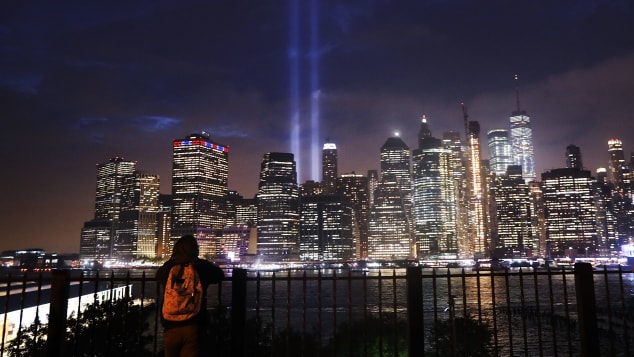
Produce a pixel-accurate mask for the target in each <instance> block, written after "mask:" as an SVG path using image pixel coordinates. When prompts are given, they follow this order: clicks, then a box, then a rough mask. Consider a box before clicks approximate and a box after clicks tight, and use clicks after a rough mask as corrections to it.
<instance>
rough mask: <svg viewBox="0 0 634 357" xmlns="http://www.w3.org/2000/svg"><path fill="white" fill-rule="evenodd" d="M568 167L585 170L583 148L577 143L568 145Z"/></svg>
mask: <svg viewBox="0 0 634 357" xmlns="http://www.w3.org/2000/svg"><path fill="white" fill-rule="evenodd" d="M566 167H567V168H570V169H579V170H583V160H581V149H579V147H578V146H576V145H572V144H570V145H568V146H567V147H566Z"/></svg>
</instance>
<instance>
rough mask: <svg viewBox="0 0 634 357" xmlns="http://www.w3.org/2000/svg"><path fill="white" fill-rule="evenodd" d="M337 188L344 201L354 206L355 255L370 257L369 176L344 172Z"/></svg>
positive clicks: (363, 257) (338, 180)
mask: <svg viewBox="0 0 634 357" xmlns="http://www.w3.org/2000/svg"><path fill="white" fill-rule="evenodd" d="M337 189H338V195H339V196H341V198H342V199H343V202H344V203H346V204H348V205H350V207H351V208H352V213H353V219H352V227H353V230H352V233H353V238H354V244H355V255H354V257H355V258H356V259H366V258H367V257H368V215H369V213H370V201H369V194H368V178H367V177H366V176H363V175H358V174H355V173H354V172H353V173H350V174H343V175H341V176H340V177H339V178H338V179H337Z"/></svg>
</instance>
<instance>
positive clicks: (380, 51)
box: [0, 0, 634, 253]
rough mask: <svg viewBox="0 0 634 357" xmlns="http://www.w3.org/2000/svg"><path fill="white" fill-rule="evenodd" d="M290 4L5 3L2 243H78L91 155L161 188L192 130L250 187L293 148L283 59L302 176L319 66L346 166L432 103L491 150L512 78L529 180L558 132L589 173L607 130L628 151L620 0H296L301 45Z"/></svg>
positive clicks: (416, 120)
mask: <svg viewBox="0 0 634 357" xmlns="http://www.w3.org/2000/svg"><path fill="white" fill-rule="evenodd" d="M289 4H290V2H289V1H288V0H287V1H262V0H260V1H256V0H253V1H240V0H228V1H184V0H181V1H157V0H152V1H101V2H97V1H76V2H75V1H73V2H69V1H48V0H47V1H3V2H2V4H0V126H1V130H0V132H1V133H2V137H3V138H2V140H1V141H0V145H1V146H0V148H1V153H2V163H3V165H2V166H3V170H2V175H1V180H2V181H1V185H0V187H1V188H2V194H1V199H0V217H1V218H0V219H1V221H0V250H4V249H22V248H32V247H39V248H44V249H46V250H48V251H56V252H60V253H66V252H77V251H78V250H79V237H80V232H81V228H82V225H83V222H84V221H87V220H90V219H92V218H93V207H94V199H95V197H94V196H95V182H96V167H95V165H96V164H97V163H102V162H106V161H107V160H108V159H109V158H111V157H114V156H123V157H125V158H126V159H128V160H133V161H137V162H138V164H137V167H138V168H139V169H140V170H142V171H145V172H148V173H154V174H159V175H160V177H161V191H162V192H163V193H169V192H170V185H171V178H170V175H171V150H172V148H171V145H172V140H173V139H178V138H183V137H185V136H186V135H188V134H190V133H193V132H200V131H202V130H204V131H207V132H209V133H210V134H211V137H212V139H213V140H214V141H216V142H219V143H221V144H225V145H227V146H229V147H230V152H229V188H230V189H233V190H237V191H238V192H239V193H241V194H242V195H243V196H245V197H252V196H253V195H254V194H255V193H256V190H257V183H258V174H259V168H260V161H261V159H262V155H263V154H264V153H266V152H270V151H283V152H288V151H290V141H289V138H290V136H291V135H290V129H289V126H290V107H291V101H290V100H289V98H291V95H290V94H291V90H290V88H291V83H292V80H291V75H290V73H291V71H290V68H291V67H289V63H290V62H291V59H292V58H294V57H293V55H294V54H296V55H297V57H296V58H297V63H298V73H299V77H298V82H297V83H298V84H299V85H298V88H299V92H298V98H299V108H300V109H301V112H300V114H301V115H300V122H301V132H300V134H301V138H302V141H301V155H300V157H298V158H296V159H299V163H300V167H301V169H302V172H301V177H300V182H303V181H304V180H306V179H310V178H312V177H311V173H310V171H309V167H310V157H309V153H310V137H311V133H310V129H309V127H310V124H309V123H310V117H311V106H310V103H311V95H312V94H315V93H316V92H314V91H313V89H315V88H314V86H311V74H313V73H314V74H315V77H314V78H317V79H318V83H319V85H318V93H319V118H320V125H319V132H318V138H319V145H321V144H322V143H323V142H324V140H325V139H326V138H330V139H331V140H332V141H334V142H335V143H336V144H337V146H338V153H339V173H340V174H341V173H347V172H352V171H355V172H357V173H363V174H365V173H366V172H367V170H368V169H378V168H379V150H380V147H381V145H382V144H383V143H384V142H385V140H386V139H387V138H388V137H389V136H392V135H393V134H394V132H397V131H398V132H400V133H401V136H402V137H403V139H404V140H405V142H406V143H407V144H408V145H409V146H410V148H414V145H416V134H417V132H418V129H419V126H420V116H421V114H423V113H424V114H426V115H427V118H428V123H429V126H430V128H431V130H432V134H434V135H435V136H437V137H441V136H442V133H443V131H446V130H456V131H460V133H461V135H463V137H464V133H463V121H462V112H461V107H460V103H461V102H465V103H466V105H467V108H468V111H469V119H470V120H477V121H479V122H480V126H481V128H482V135H481V137H482V138H483V139H482V140H481V143H482V145H483V147H486V140H485V138H486V132H487V131H489V130H491V129H494V128H508V120H509V119H508V117H509V115H510V113H511V111H513V110H515V109H516V99H515V93H516V87H519V90H520V95H521V107H522V109H524V110H526V111H527V112H528V115H529V116H530V117H531V122H532V127H533V142H534V146H535V152H536V157H535V161H536V166H537V172H538V176H539V174H540V173H541V172H543V171H544V170H548V169H552V168H558V167H563V166H565V161H564V152H565V149H566V146H567V145H569V144H575V145H577V146H579V147H580V148H581V151H582V155H583V160H584V165H585V167H586V168H587V169H590V170H592V171H595V170H596V168H597V167H600V166H607V159H608V154H607V141H608V139H610V138H613V137H615V138H620V139H621V140H622V141H623V144H624V148H625V151H626V155H627V156H628V157H629V153H630V152H631V151H632V150H633V149H634V137H633V135H632V134H633V133H634V3H633V2H632V1H631V0H614V1H598V0H597V1H590V0H570V1H564V0H558V1H553V0H516V1H510V0H499V1H494V0H482V1H466V0H465V1H458V0H433V1H432V0H429V1H424V0H417V1H413V0H412V1H334V0H333V1H319V2H318V6H317V11H316V12H314V11H311V6H310V5H311V1H309V0H299V1H298V2H297V5H298V13H299V15H298V16H297V17H296V20H297V24H298V31H297V32H296V33H295V34H296V38H297V39H298V40H297V43H299V46H298V47H297V49H296V51H294V50H293V46H292V43H293V42H292V39H293V38H294V37H293V36H292V35H291V34H290V33H289V29H290V28H292V23H293V21H291V20H290V19H291V18H292V16H291V11H290V10H289V9H290V7H289ZM311 18H313V19H317V21H318V22H317V23H318V36H317V42H313V43H314V46H311V36H313V35H314V33H311ZM313 38H314V37H313ZM315 59H316V61H315V62H312V63H313V64H314V63H318V66H317V69H318V72H312V70H311V68H314V66H313V67H311V60H315ZM515 74H519V80H518V81H515V80H514V75H515ZM312 83H315V82H312ZM483 156H485V157H487V156H488V154H487V151H486V149H485V151H484V155H483ZM317 179H319V177H317Z"/></svg>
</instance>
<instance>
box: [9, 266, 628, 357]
mask: <svg viewBox="0 0 634 357" xmlns="http://www.w3.org/2000/svg"><path fill="white" fill-rule="evenodd" d="M227 273H228V274H227V277H226V278H225V280H224V281H223V282H222V283H221V284H219V285H213V286H212V287H210V290H209V291H208V310H209V315H210V316H209V321H210V323H209V330H208V331H207V332H208V333H209V336H208V338H206V339H205V342H206V345H205V348H208V349H209V350H213V351H214V353H217V354H223V355H232V356H463V355H467V354H469V355H491V356H538V355H539V356H631V355H632V354H633V351H632V346H634V340H633V338H634V336H632V333H630V332H629V329H630V328H631V327H632V326H634V308H633V303H634V277H633V274H631V273H626V272H623V271H622V270H620V269H619V270H616V271H610V270H605V269H604V270H601V271H593V270H592V267H591V266H590V265H589V264H583V263H580V264H577V265H576V266H575V267H574V270H573V269H564V270H540V269H532V268H520V269H512V270H509V269H507V270H501V271H471V270H465V269H458V268H443V269H440V268H435V269H432V268H421V267H410V268H407V269H376V270H369V271H352V270H337V269H329V270H323V269H322V270H319V269H316V270H285V271H275V272H258V271H247V270H243V269H234V270H230V271H228V272H227ZM0 284H1V285H0V306H1V307H2V309H3V310H2V311H3V313H2V314H0V323H2V325H1V328H2V331H1V332H2V333H1V338H2V341H1V342H2V346H1V348H0V357H1V356H10V355H37V354H39V355H50V356H60V355H62V356H66V355H94V356H99V355H103V356H112V355H131V354H135V355H139V356H157V355H161V354H162V347H161V346H162V330H161V327H160V321H159V315H158V306H159V303H160V301H159V300H160V298H159V297H160V296H161V294H160V287H159V286H158V284H157V282H156V280H155V278H154V270H141V271H137V270H133V271H125V272H120V271H111V272H105V273H104V272H87V271H68V270H60V271H53V272H40V273H26V272H12V273H8V274H5V275H3V276H2V277H1V278H0Z"/></svg>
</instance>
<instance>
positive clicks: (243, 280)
mask: <svg viewBox="0 0 634 357" xmlns="http://www.w3.org/2000/svg"><path fill="white" fill-rule="evenodd" d="M231 300H232V301H231V356H233V357H242V356H244V353H245V349H244V336H245V335H246V320H247V271H246V269H233V272H232V277H231Z"/></svg>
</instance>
